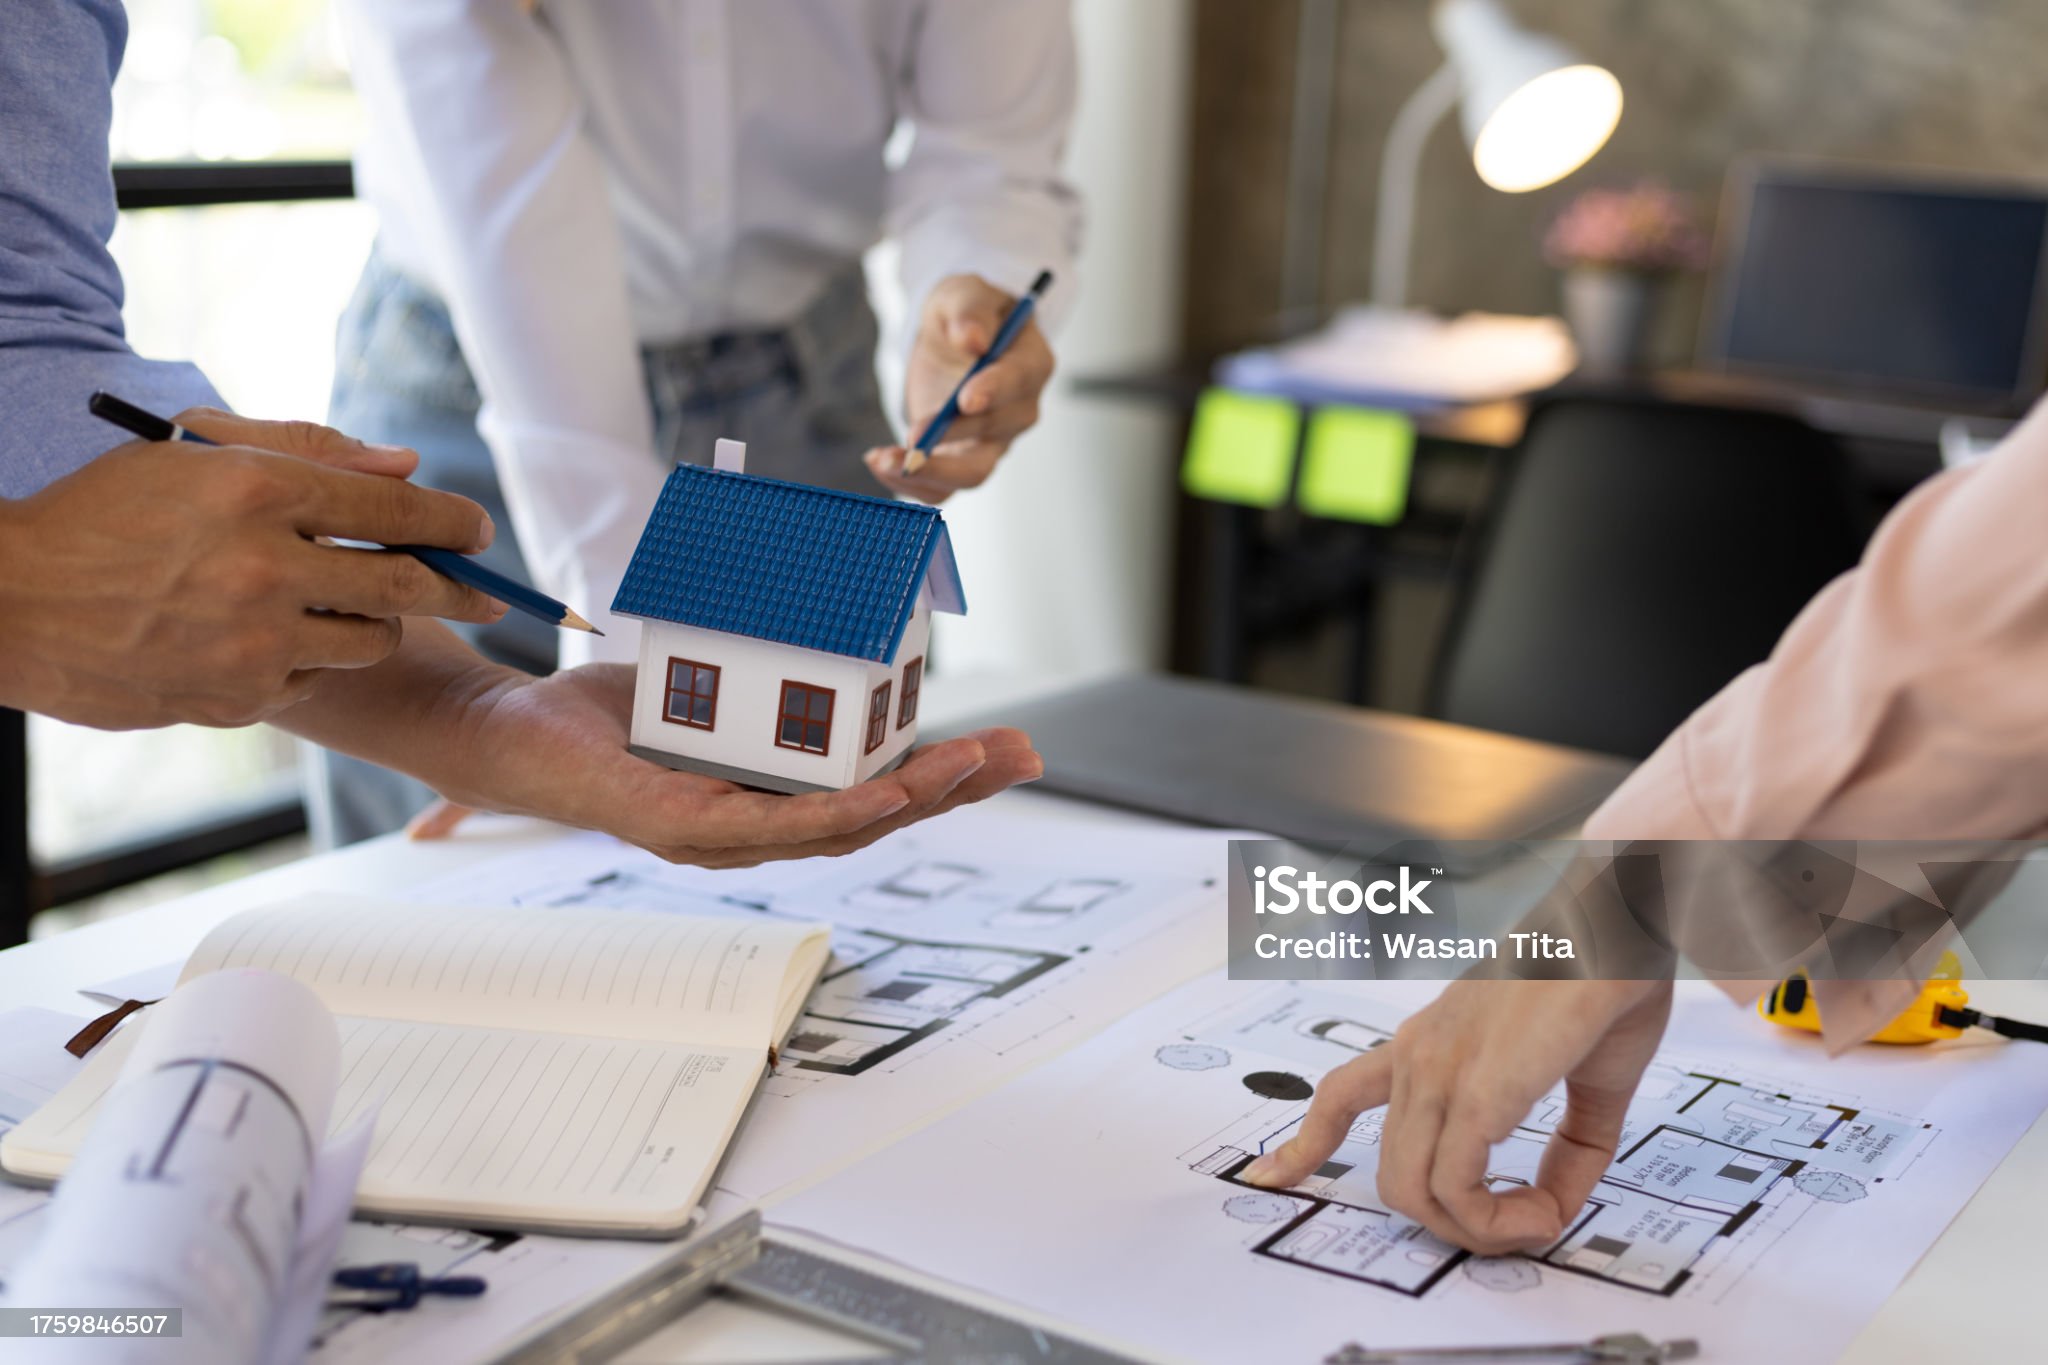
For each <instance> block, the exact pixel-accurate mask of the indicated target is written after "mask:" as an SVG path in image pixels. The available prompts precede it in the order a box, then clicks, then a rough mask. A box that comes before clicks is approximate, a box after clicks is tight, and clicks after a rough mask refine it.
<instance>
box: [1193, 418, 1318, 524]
mask: <svg viewBox="0 0 2048 1365" xmlns="http://www.w3.org/2000/svg"><path fill="white" fill-rule="evenodd" d="M1300 436H1301V409H1300V408H1298V407H1296V406H1295V405H1294V404H1293V403H1291V402H1289V401H1287V400H1286V399H1284V398H1263V397H1258V396H1256V395H1253V394H1245V393H1233V392H1231V391H1230V390H1229V389H1210V390H1208V391H1207V392H1206V393H1204V394H1203V395H1202V396H1201V398H1200V400H1198V401H1197V402H1196V404H1195V420H1194V425H1193V427H1192V428H1191V429H1190V430H1189V432H1188V450H1187V457H1186V458H1185V459H1184V460H1182V461H1181V467H1180V482H1181V487H1183V488H1185V489H1187V491H1188V492H1190V493H1192V494H1194V495H1195V496H1196V497H1198V498H1208V499H1209V500H1210V501H1212V502H1235V503H1242V504H1244V505H1245V506H1247V507H1278V506H1279V505H1280V504H1281V503H1283V502H1285V501H1287V489H1288V485H1289V483H1290V482H1291V481H1292V480H1293V477H1294V447H1295V444H1296V442H1297V441H1298V440H1299V439H1300Z"/></svg>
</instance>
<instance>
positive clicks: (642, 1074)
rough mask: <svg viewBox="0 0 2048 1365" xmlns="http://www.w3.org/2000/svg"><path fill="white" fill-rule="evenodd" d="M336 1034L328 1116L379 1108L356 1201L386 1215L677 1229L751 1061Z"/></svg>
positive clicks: (409, 1029) (418, 1033)
mask: <svg viewBox="0 0 2048 1365" xmlns="http://www.w3.org/2000/svg"><path fill="white" fill-rule="evenodd" d="M339 1022H340V1024H341V1031H342V1084H341V1095H340V1098H339V1100H338V1101H337V1103H336V1113H338V1114H345V1115H348V1116H350V1117H351V1118H352V1117H353V1116H354V1115H355V1114H356V1113H357V1112H359V1111H360V1110H361V1109H362V1108H363V1107H364V1106H366V1105H369V1104H378V1105H379V1106H380V1109H379V1113H378V1118H377V1137H376V1141H375V1145H374V1146H373V1147H372V1148H371V1150H370V1159H369V1163H368V1165H366V1166H365V1167H364V1170H363V1180H362V1184H361V1185H360V1186H359V1187H358V1192H357V1200H358V1202H359V1203H360V1204H361V1205H362V1206H363V1207H364V1208H367V1209H373V1210H374V1209H379V1208H382V1209H387V1210H390V1211H394V1212H419V1211H426V1210H432V1209H434V1208H437V1207H438V1208H445V1209H451V1210H462V1211H465V1212H473V1213H475V1214H476V1216H479V1217H485V1218H491V1217H496V1218H516V1219H518V1220H520V1221H522V1222H529V1223H530V1222H535V1221H545V1222H553V1223H558V1224H561V1225H564V1226H576V1225H579V1224H586V1223H593V1222H616V1223H618V1224H620V1225H622V1226H634V1225H639V1226H645V1225H648V1224H650V1223H657V1222H668V1223H680V1222H681V1221H682V1220H684V1219H686V1218H687V1217H688V1216H689V1215H690V1212H691V1211H692V1210H693V1209H694V1208H695V1207H696V1203H697V1195H698V1193H699V1191H700V1190H701V1188H702V1187H703V1185H704V1184H705V1183H706V1182H707V1181H708V1179H709V1178H710V1175H711V1171H712V1168H713V1167H714V1166H715V1165H716V1164H717V1162H718V1156H719V1152H720V1151H721V1150H722V1149H723V1148H724V1146H725V1141H726V1138H727V1136H728V1135H729V1134H730V1133H731V1131H732V1129H733V1127H734V1125H735V1124H736V1123H737V1122H738V1121H739V1116H740V1111H741V1110H742V1108H744V1106H745V1104H746V1099H747V1096H748V1094H749V1093H750V1092H751V1091H752V1089H753V1087H754V1084H755V1082H756V1081H757V1080H758V1079H759V1077H760V1073H761V1067H762V1061H763V1059H762V1057H761V1054H760V1052H759V1050H758V1049H748V1050H745V1051H741V1050H739V1049H732V1048H702V1047H691V1046H686V1045H680V1044H663V1043H649V1042H636V1041H632V1040H628V1039H615V1038H592V1037H574V1036H563V1035H550V1034H545V1033H525V1032H517V1031H512V1030H500V1029H474V1028H461V1027H455V1026H449V1025H437V1024H410V1023H404V1022H400V1021H397V1020H390V1019H342V1020H340V1021H339ZM347 1121H348V1120H347V1119H344V1120H341V1122H344V1123H345V1122H347Z"/></svg>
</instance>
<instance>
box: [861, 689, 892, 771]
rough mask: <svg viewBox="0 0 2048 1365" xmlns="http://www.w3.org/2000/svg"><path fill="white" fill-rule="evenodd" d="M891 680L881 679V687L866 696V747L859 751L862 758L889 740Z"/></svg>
mask: <svg viewBox="0 0 2048 1365" xmlns="http://www.w3.org/2000/svg"><path fill="white" fill-rule="evenodd" d="M895 687H896V683H895V681H894V680H893V679H890V678H884V679H882V685H881V686H880V687H877V688H876V689H875V690H874V691H873V692H870V693H869V694H868V747H867V748H865V749H863V750H861V753H862V755H863V756H865V755H867V754H871V753H873V752H874V751H875V750H877V749H879V748H881V747H882V745H883V743H884V742H886V741H887V740H888V738H889V694H890V693H891V692H892V691H894V690H895Z"/></svg>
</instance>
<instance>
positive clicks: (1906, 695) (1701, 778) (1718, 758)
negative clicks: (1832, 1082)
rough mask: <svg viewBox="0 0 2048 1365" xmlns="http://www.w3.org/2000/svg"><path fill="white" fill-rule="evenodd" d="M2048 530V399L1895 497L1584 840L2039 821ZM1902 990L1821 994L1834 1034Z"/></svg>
mask: <svg viewBox="0 0 2048 1365" xmlns="http://www.w3.org/2000/svg"><path fill="white" fill-rule="evenodd" d="M2044 533H2048V404H2044V405H2042V406H2039V407H2036V408H2035V410H2034V411H2033V412H2032V413H2031V414H2030V415H2029V416H2028V417H2027V419H2026V421H2025V422H2023V423H2022V424H2021V425H2020V426H2019V427H2018V428H2016V429H2015V430H2014V431H2013V432H2012V434H2011V435H2010V436H2008V437H2007V438H2006V440H2005V441H2004V442H2003V443H2002V444H2001V445H2000V446H1999V448H1998V449H1997V450H1996V451H1995V452H1994V453H1993V454H1992V455H1990V456H1989V457H1988V458H1986V459H1985V460H1984V461H1982V462H1981V463H1979V464H1976V465H1973V466H1970V467H1968V468H1965V469H1957V470H1951V471H1949V472H1947V473H1945V474H1942V475H1940V476H1939V477H1936V478H1933V479H1930V480H1929V481H1927V482H1926V483H1925V484H1923V485H1921V487H1920V488H1918V489H1916V490H1915V491H1914V492H1913V494H1912V495H1911V496H1909V497H1908V498H1906V499H1905V501H1903V502H1902V503H1900V504H1899V506H1898V507H1897V508H1895V509H1894V510H1893V511H1892V513H1891V515H1890V516H1888V517H1886V518H1885V520H1884V523H1883V525H1882V526H1880V527H1879V528H1878V532H1877V535H1876V536H1875V537H1874V538H1873V539H1872V541H1871V543H1870V546H1869V548H1868V549H1867V550H1866V551H1865V553H1864V557H1863V561H1862V563H1861V564H1859V565H1858V566H1857V567H1856V568H1855V569H1853V570H1851V571H1850V572H1848V573H1846V574H1843V575H1842V576H1841V577H1840V578H1838V579H1836V580H1835V581H1834V582H1833V583H1831V584H1829V585H1828V586H1827V587H1826V588H1825V589H1823V590H1822V591H1821V592H1820V594H1819V595H1818V596H1816V597H1815V598H1814V599H1813V601H1812V602H1810V603H1808V604H1807V607H1806V609H1805V610H1804V611H1802V612H1801V613H1800V614H1799V617H1798V619H1797V620H1795V621H1794V622H1793V623H1792V625H1791V627H1790V628H1788V629H1787V630H1786V632H1785V634H1784V636H1783V637H1782V638H1781V639H1780V640H1779V641H1778V645H1777V648H1776V649H1774V650H1773V651H1772V652H1771V657H1770V658H1769V659H1768V660H1766V661H1765V662H1763V663H1761V664H1758V665H1756V666H1755V667H1753V668H1751V669H1749V670H1748V671H1747V672H1745V673H1743V674H1742V675H1741V676H1740V677H1738V678H1736V679H1735V681H1734V682H1732V683H1730V684H1729V685H1728V686H1727V687H1725V688H1723V689H1722V690H1721V691H1720V692H1719V693H1718V694H1716V695H1715V696H1714V697H1713V698H1712V699H1711V700H1709V701H1708V702H1707V703H1706V704H1705V705H1704V706H1702V707H1700V709H1699V710H1698V711H1696V712H1694V713H1693V715H1692V716H1691V718H1690V719H1688V720H1687V721H1686V722H1685V724H1683V725H1681V726H1680V727H1679V728H1678V729H1677V730H1676V731H1674V732H1673V733H1672V735H1671V736H1670V738H1668V739H1667V740H1665V741H1664V743H1663V745H1661V746H1660V747H1659V748H1658V750H1657V752H1655V753H1654V754H1652V755H1651V756H1650V757H1649V758H1648V759H1647V760H1646V761H1645V762H1644V763H1643V764H1642V766H1641V767H1639V768H1637V769H1636V771H1635V772H1634V773H1632V774H1631V775H1630V776H1629V778H1628V779H1627V780H1626V781H1625V782H1623V783H1622V785H1621V787H1620V788H1619V789H1617V790H1616V791H1615V793H1614V794H1613V795H1612V796H1611V797H1609V798H1608V799H1607V801H1606V802H1605V803H1603V804H1602V805H1601V807H1600V808H1599V809H1598V810H1597V811H1595V812H1594V813H1593V815H1592V817H1591V818H1590V819H1589V820H1588V821H1587V822H1586V829H1585V834H1586V837H1587V838H1589V839H1603V840H1605V839H1794V838H1834V839H1943V838H1981V839H2021V838H2030V837H2033V836H2035V835H2037V834H2039V833H2040V832H2041V831H2042V830H2043V829H2044V827H2048V534H2044ZM1730 534H1731V535H1734V536H1739V535H1740V529H1739V528H1731V531H1730ZM1823 984H1826V983H1823ZM1842 984H1844V985H1849V984H1853V983H1842ZM1831 995H1832V996H1837V997H1840V998H1839V999H1838V1000H1837V1002H1836V1003H1835V1007H1834V1012H1833V1014H1829V1011H1830V999H1829V997H1830V996H1831ZM1859 996H1860V997H1861V999H1860V1000H1859V999H1858V998H1857V997H1859ZM1910 999H1911V990H1910V987H1907V986H1905V985H1904V984H1903V983H1885V984H1884V985H1882V986H1880V987H1878V988H1877V989H1875V990H1874V991H1873V990H1871V989H1869V988H1859V989H1858V990H1856V991H1841V990H1836V991H1825V990H1824V991H1823V992H1822V994H1821V1008H1822V1012H1823V1014H1824V1015H1829V1029H1828V1033H1829V1038H1830V1043H1831V1045H1833V1044H1834V1043H1836V1042H1837V1040H1838V1038H1839V1037H1840V1036H1841V1035H1843V1034H1844V1033H1845V1032H1847V1031H1850V1030H1854V1031H1856V1032H1857V1033H1858V1035H1859V1036H1863V1035H1867V1033H1868V1032H1869V1031H1871V1030H1873V1029H1875V1028H1876V1027H1878V1026H1879V1025H1881V1024H1882V1023H1884V1022H1885V1021H1886V1020H1887V1019H1889V1018H1890V1017H1891V1015H1892V1014H1894V1013H1896V1012H1897V1010H1898V1009H1900V1008H1903V1006H1904V1005H1905V1004H1906V1003H1908V1002H1909V1001H1910ZM1852 1015H1853V1016H1856V1017H1855V1018H1853V1019H1852V1018H1851V1017H1850V1016H1852Z"/></svg>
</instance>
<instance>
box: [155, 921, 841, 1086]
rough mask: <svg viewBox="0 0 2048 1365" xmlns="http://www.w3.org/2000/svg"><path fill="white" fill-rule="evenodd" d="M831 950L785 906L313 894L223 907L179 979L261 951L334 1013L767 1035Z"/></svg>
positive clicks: (677, 1037) (747, 1040)
mask: <svg viewBox="0 0 2048 1365" xmlns="http://www.w3.org/2000/svg"><path fill="white" fill-rule="evenodd" d="M826 951H827V942H826V932H825V930H824V929H823V928H822V927H820V926H812V925H801V924H792V923H789V922H787V921H782V920H753V919H737V918H734V919H721V918H698V917H693V916H687V915H663V914H652V913H645V912H639V911H631V910H601V911H595V910H583V911H579V910H561V909H549V908H532V909H518V910H513V909H503V910H467V909H444V908H441V907H438V906H418V905H391V904H387V903H384V902H380V901H371V900H358V899H350V898H346V897H317V898H311V899H308V900H305V901H301V902H298V903H296V904H293V905H289V906H278V907H274V908H272V909H267V910H257V911H252V912H249V913H247V914H242V915H237V916H235V917H234V918H233V919H230V920H228V921H226V922H225V923H223V924H222V925H220V926H219V927H218V928H216V929H215V930H214V931H213V932H212V933H210V934H208V935H207V936H206V939H205V941H204V942H202V943H201V944H200V945H199V948H198V951H196V952H194V953H193V955H192V958H191V960H190V961H189V962H187V963H186V965H185V971H184V973H183V975H182V976H181V977H180V978H179V979H180V980H181V981H189V980H191V979H192V978H193V977H195V976H198V975H200V974H202V973H204V972H210V971H219V970H221V969H222V968H231V967H261V968H266V969H268V970H270V971H275V972H282V973H284V974H285V975H287V976H293V977H297V978H298V979H299V980H300V981H303V982H305V983H306V984H307V985H309V986H311V987H312V988H313V989H314V990H315V991H316V992H317V993H318V994H319V995H320V998H321V999H322V1000H324V1001H326V1002H327V1005H328V1007H329V1008H330V1009H332V1010H333V1011H334V1012H335V1013H337V1014H350V1015H375V1016H378V1017H381V1018H393V1019H408V1020H415V1021H419V1022H424V1023H439V1024H462V1025H467V1026H470V1027H475V1028H511V1029H523V1030H541V1031H556V1032H566V1033H578V1034H588V1035H592V1036H598V1037H614V1038H628V1039H636V1040H639V1041H642V1042H679V1041H687V1042H691V1043H698V1044H706V1045H713V1046H730V1047H750V1048H753V1049H755V1050H756V1051H760V1050H763V1049H765V1048H766V1047H767V1046H768V1044H769V1043H770V1042H771V1041H773V1039H774V1037H775V1036H776V1032H777V1030H776V1024H777V1021H778V1018H779V1017H780V1016H782V1015H784V1014H786V1013H787V1012H788V1002H789V998H790V997H791V996H792V995H793V994H795V993H798V992H800V991H802V990H805V989H808V987H809V985H810V981H811V969H813V968H815V966H816V965H817V964H818V963H820V962H822V961H823V959H824V955H825V953H826Z"/></svg>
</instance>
